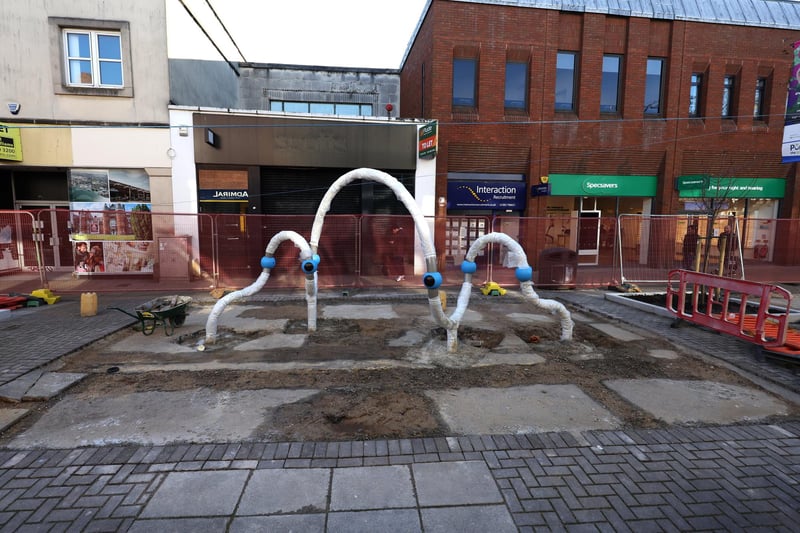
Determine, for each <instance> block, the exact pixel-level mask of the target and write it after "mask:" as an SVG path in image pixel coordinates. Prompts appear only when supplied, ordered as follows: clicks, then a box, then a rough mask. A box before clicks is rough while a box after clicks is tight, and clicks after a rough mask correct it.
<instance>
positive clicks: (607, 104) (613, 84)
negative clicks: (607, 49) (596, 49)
mask: <svg viewBox="0 0 800 533" xmlns="http://www.w3.org/2000/svg"><path fill="white" fill-rule="evenodd" d="M621 65H622V58H621V57H620V56H603V78H602V80H601V82H600V112H601V113H616V112H617V110H618V108H619V75H620V67H621Z"/></svg>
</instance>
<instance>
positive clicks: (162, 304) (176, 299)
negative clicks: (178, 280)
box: [109, 296, 192, 336]
mask: <svg viewBox="0 0 800 533" xmlns="http://www.w3.org/2000/svg"><path fill="white" fill-rule="evenodd" d="M191 301H192V299H191V297H189V296H161V297H159V298H155V299H153V300H150V301H149V302H145V303H143V304H141V305H137V306H136V307H135V308H134V312H135V313H136V314H133V313H130V312H128V311H126V310H125V309H122V308H120V307H109V309H116V310H117V311H121V312H123V313H125V314H126V315H128V316H131V317H133V318H135V319H136V320H138V321H139V323H140V324H141V326H142V333H143V334H145V335H152V334H153V332H154V331H155V330H156V328H157V327H158V326H163V327H164V334H165V335H167V336H169V335H172V333H173V332H174V331H175V328H176V327H180V326H182V325H183V323H184V322H185V321H186V314H187V313H186V306H188V305H189V303H191Z"/></svg>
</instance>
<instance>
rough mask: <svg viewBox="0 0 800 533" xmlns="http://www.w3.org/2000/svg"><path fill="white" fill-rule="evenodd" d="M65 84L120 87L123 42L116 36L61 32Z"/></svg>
mask: <svg viewBox="0 0 800 533" xmlns="http://www.w3.org/2000/svg"><path fill="white" fill-rule="evenodd" d="M64 51H65V56H66V57H65V60H66V73H67V76H66V78H67V85H73V86H75V85H77V86H85V87H111V88H119V87H122V86H123V83H122V40H121V37H120V34H119V33H107V32H98V31H87V30H73V29H70V30H64Z"/></svg>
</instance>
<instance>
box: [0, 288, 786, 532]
mask: <svg viewBox="0 0 800 533" xmlns="http://www.w3.org/2000/svg"><path fill="white" fill-rule="evenodd" d="M542 296H543V297H550V296H551V295H550V294H542ZM553 296H555V297H558V298H559V299H561V300H563V301H564V302H565V303H567V304H568V305H570V306H572V307H573V308H575V309H584V310H587V311H589V310H590V311H592V312H595V313H600V314H602V315H604V316H606V317H607V318H610V319H612V320H619V321H620V322H625V323H628V324H635V325H636V326H637V327H640V328H642V329H645V330H648V331H651V332H657V333H659V334H661V335H663V336H665V337H668V338H670V339H671V340H672V341H673V342H675V343H677V344H680V345H682V346H688V347H692V348H694V349H696V350H698V351H700V352H702V353H706V354H708V355H713V356H716V357H720V358H722V359H724V360H725V361H727V362H729V363H730V364H732V365H737V366H739V367H741V368H745V369H746V370H747V371H748V372H750V371H752V372H753V373H754V374H756V375H758V376H760V377H761V378H762V379H764V380H769V381H770V382H771V383H774V384H779V385H782V386H785V387H787V388H788V389H789V390H792V391H798V390H799V389H798V386H797V379H798V378H797V376H796V375H795V374H794V372H793V371H792V369H787V368H784V367H782V366H780V365H772V364H765V363H763V362H759V361H758V360H757V359H755V358H754V357H753V353H752V349H751V347H750V346H748V345H746V344H745V343H742V342H740V341H737V340H735V339H730V338H727V337H724V336H721V335H718V334H716V333H713V332H710V331H708V330H705V329H703V328H696V327H691V326H688V327H682V328H670V322H671V321H670V320H669V319H666V318H663V317H658V316H655V315H653V316H650V315H647V314H644V313H642V312H640V311H636V310H632V309H629V308H625V307H624V306H620V305H619V304H616V303H612V302H608V301H606V300H605V299H603V298H602V293H597V292H592V291H588V292H582V291H576V292H573V291H570V292H564V293H561V292H558V293H554V294H553ZM134 301H139V302H140V301H142V300H141V298H139V300H135V298H132V299H131V300H130V301H128V302H127V304H128V306H131V305H133V304H134ZM54 309H55V306H54ZM75 310H76V308H74V309H68V306H64V308H62V309H61V311H60V312H58V311H55V310H38V311H34V312H31V313H30V314H28V315H27V316H24V315H20V316H19V317H18V318H14V319H13V320H10V321H5V322H3V323H0V336H1V337H0V339H2V341H3V342H5V343H9V344H10V345H12V347H13V348H14V349H15V350H16V352H15V353H16V357H15V358H12V357H6V356H4V357H2V358H0V371H2V372H3V373H2V374H1V375H2V376H3V379H6V377H7V375H11V374H14V373H15V372H23V373H24V369H25V368H29V369H32V368H36V367H37V366H39V365H41V364H44V363H45V362H47V361H48V357H49V360H52V359H55V358H57V357H58V356H59V355H61V354H63V353H68V352H69V351H72V350H74V349H76V348H75V347H74V346H75V345H76V343H79V344H80V345H83V344H86V343H88V342H90V341H91V340H93V339H94V338H97V337H99V336H102V335H105V334H108V333H109V332H111V331H114V330H115V329H118V328H119V327H124V326H126V325H128V324H130V323H131V322H132V321H131V320H127V319H125V315H123V314H121V313H119V315H120V316H119V317H117V318H114V319H110V320H108V321H107V322H106V323H102V324H101V323H99V321H98V322H97V323H95V324H92V325H90V324H89V321H86V320H84V321H81V320H78V319H75V318H74V317H75V316H77V313H74V312H70V311H75ZM25 312H26V313H28V311H25ZM40 313H42V314H40ZM44 313H46V315H45V314H44ZM62 315H63V316H62ZM31 317H35V318H36V319H37V320H33V319H32V318H31ZM43 317H44V318H46V322H44V321H42V320H39V319H41V318H43ZM118 320H119V322H117V321H118ZM25 322H35V325H29V324H23V323H25ZM45 323H46V326H45V325H44V324H45ZM81 323H83V324H86V325H85V326H81V327H78V325H79V324H81ZM21 331H22V332H37V333H38V334H41V335H42V336H43V337H48V338H49V339H50V341H49V342H47V343H46V346H48V347H49V349H48V350H47V353H46V354H35V355H32V354H30V353H29V352H30V351H34V346H37V347H38V346H40V344H38V341H37V343H30V344H29V345H26V342H25V340H24V339H19V338H17V339H15V338H14V335H15V332H21ZM42 331H45V333H42ZM76 334H77V335H78V336H79V339H80V340H77V341H76V340H74V337H75V335H76ZM78 347H79V346H78ZM37 349H40V348H37ZM12 359H15V360H14V361H12ZM28 359H29V360H28ZM281 483H283V485H281ZM281 486H284V487H285V491H296V492H293V493H290V494H287V493H286V492H285V491H284V492H281V491H277V490H276V487H281ZM354 495H363V498H362V499H361V500H358V499H354V498H353V496H354ZM799 497H800V421H792V420H789V421H782V422H780V423H776V424H768V423H767V424H764V423H761V424H737V425H728V426H713V427H671V428H667V429H657V430H637V429H623V430H609V431H585V432H581V433H578V434H574V433H571V432H561V433H544V434H528V435H471V436H458V437H442V438H419V439H388V440H372V441H341V442H238V443H219V444H192V443H181V444H173V445H168V446H123V445H119V446H103V447H87V448H78V449H31V450H18V449H0V531H2V532H5V531H15V532H16V531H87V532H89V531H154V530H172V531H265V530H280V529H287V530H288V529H292V530H295V531H362V530H363V531H370V530H371V531H375V530H392V531H433V530H436V531H448V530H450V531H478V530H480V531H488V530H493V531H504V530H518V531H535V530H539V531H541V530H555V531H611V530H613V531H696V530H711V531H753V530H769V531H794V530H796V529H797V526H796V524H797V523H799V522H800V511H799V510H798V506H797V501H798V499H799Z"/></svg>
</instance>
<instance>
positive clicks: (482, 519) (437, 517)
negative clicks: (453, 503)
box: [420, 505, 519, 533]
mask: <svg viewBox="0 0 800 533" xmlns="http://www.w3.org/2000/svg"><path fill="white" fill-rule="evenodd" d="M420 516H421V517H422V527H424V528H425V531H426V533H427V532H435V533H446V532H451V531H491V532H492V533H512V532H516V531H519V530H518V529H517V526H516V525H515V524H514V520H513V519H512V518H511V515H510V514H509V512H508V509H506V507H505V505H477V506H470V507H440V508H433V509H420Z"/></svg>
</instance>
